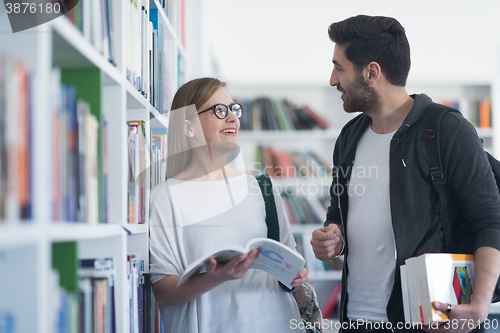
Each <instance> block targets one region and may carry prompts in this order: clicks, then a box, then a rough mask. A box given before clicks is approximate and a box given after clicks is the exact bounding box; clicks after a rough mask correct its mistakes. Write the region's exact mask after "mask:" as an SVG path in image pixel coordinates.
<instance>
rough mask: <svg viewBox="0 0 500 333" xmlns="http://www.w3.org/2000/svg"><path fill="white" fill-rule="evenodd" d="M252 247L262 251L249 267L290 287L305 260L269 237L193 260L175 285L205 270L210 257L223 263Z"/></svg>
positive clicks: (245, 253)
mask: <svg viewBox="0 0 500 333" xmlns="http://www.w3.org/2000/svg"><path fill="white" fill-rule="evenodd" d="M253 249H261V250H262V252H261V253H260V254H259V256H258V257H257V259H255V261H254V262H253V264H252V266H250V268H255V269H261V270H263V271H265V272H267V273H269V274H271V275H272V276H274V277H275V278H276V279H277V280H278V281H280V282H281V283H283V284H284V285H285V286H287V287H288V288H290V289H292V286H291V283H292V281H293V279H295V278H296V277H297V276H298V275H299V274H300V272H301V271H302V269H303V268H304V266H305V263H306V261H305V260H304V258H303V257H302V256H301V255H300V254H299V253H297V252H296V251H295V250H293V249H291V248H289V247H288V246H286V245H284V244H281V243H280V242H277V241H275V240H273V239H270V238H255V239H252V240H250V241H249V242H248V243H247V245H246V247H241V246H233V247H230V248H223V249H220V250H219V251H215V252H214V253H212V254H210V255H208V256H206V257H203V258H199V259H198V260H195V261H193V262H192V263H191V264H190V265H189V266H188V267H186V269H185V270H184V272H183V273H182V275H181V278H180V279H179V282H178V283H177V286H180V285H181V284H182V283H184V282H185V281H186V280H187V279H189V278H190V277H192V276H193V275H196V274H198V273H204V272H206V268H207V265H208V262H209V261H210V258H215V259H216V260H217V262H218V263H221V264H224V263H227V262H228V261H230V260H231V259H233V258H234V257H236V256H238V255H243V256H244V257H246V256H247V255H248V253H249V252H250V251H251V250H253Z"/></svg>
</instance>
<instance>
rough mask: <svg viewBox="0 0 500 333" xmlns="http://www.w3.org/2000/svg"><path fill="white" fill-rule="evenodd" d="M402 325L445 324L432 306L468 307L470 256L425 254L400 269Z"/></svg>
mask: <svg viewBox="0 0 500 333" xmlns="http://www.w3.org/2000/svg"><path fill="white" fill-rule="evenodd" d="M400 272H401V289H402V292H403V305H404V313H405V321H406V322H411V323H415V324H417V323H418V324H424V325H430V324H432V323H439V322H444V321H446V320H448V319H449V318H448V314H446V313H443V312H440V311H438V310H436V309H435V308H434V306H433V302H441V303H448V304H452V305H454V304H468V303H470V301H471V299H472V297H473V288H474V256H473V255H466V254H449V253H426V254H423V255H421V256H418V257H414V258H410V259H407V260H406V262H405V265H402V266H401V267H400Z"/></svg>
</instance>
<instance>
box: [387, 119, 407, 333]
mask: <svg viewBox="0 0 500 333" xmlns="http://www.w3.org/2000/svg"><path fill="white" fill-rule="evenodd" d="M408 127H410V125H408V124H406V127H405V134H404V135H405V136H406V129H408ZM391 147H392V140H391V145H390V146H389V207H390V212H391V230H392V241H393V242H394V274H393V275H392V289H391V294H390V296H389V300H388V301H387V306H386V308H385V309H386V311H387V307H388V306H389V301H390V300H391V296H392V294H393V293H394V285H395V283H396V270H397V269H398V247H397V244H396V233H395V232H394V224H393V221H392V205H391V163H390V161H391V158H390V156H391ZM403 152H404V137H403ZM401 155H402V156H404V155H403V154H401ZM402 161H403V166H404V167H405V168H406V164H405V160H404V158H402ZM387 320H388V321H390V320H389V314H387ZM393 332H394V330H393Z"/></svg>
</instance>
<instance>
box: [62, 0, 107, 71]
mask: <svg viewBox="0 0 500 333" xmlns="http://www.w3.org/2000/svg"><path fill="white" fill-rule="evenodd" d="M112 6H113V5H112V0H88V1H77V2H76V5H75V6H74V8H73V9H72V10H69V11H68V12H67V13H66V16H67V18H68V19H69V21H70V22H71V23H72V24H73V25H74V26H75V27H76V28H77V29H78V30H79V31H80V32H81V33H82V35H83V37H84V38H85V39H87V40H88V41H89V42H90V44H92V46H93V47H94V48H95V49H96V51H97V52H99V53H101V54H102V55H103V56H104V57H105V58H106V59H107V60H109V61H110V62H111V63H113V64H116V59H115V45H114V29H113V8H112Z"/></svg>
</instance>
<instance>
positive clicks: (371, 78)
mask: <svg viewBox="0 0 500 333" xmlns="http://www.w3.org/2000/svg"><path fill="white" fill-rule="evenodd" d="M363 74H364V76H365V79H366V81H367V82H368V84H370V85H373V84H374V83H375V82H377V81H378V80H380V77H381V75H382V70H381V68H380V65H379V64H378V62H375V61H372V62H370V63H369V64H368V65H367V66H366V67H365V70H364V73H363Z"/></svg>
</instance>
